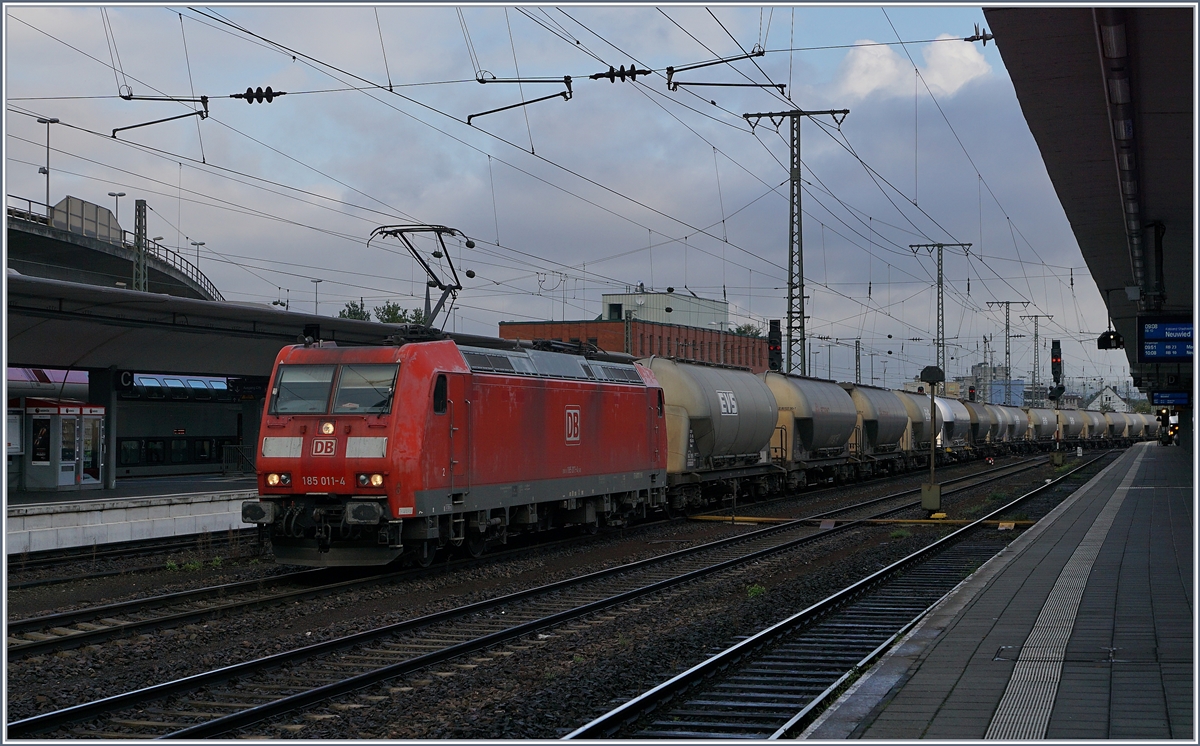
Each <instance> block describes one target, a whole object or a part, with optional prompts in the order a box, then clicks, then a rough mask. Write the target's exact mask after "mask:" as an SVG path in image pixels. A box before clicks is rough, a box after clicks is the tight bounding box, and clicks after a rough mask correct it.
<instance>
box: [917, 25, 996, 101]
mask: <svg viewBox="0 0 1200 746" xmlns="http://www.w3.org/2000/svg"><path fill="white" fill-rule="evenodd" d="M938 38H939V39H952V38H954V37H952V36H950V35H949V34H941V35H940V36H938ZM991 71H992V66H991V65H989V64H988V63H987V61H986V60H985V59H983V54H982V53H981V52H980V51H979V49H978V48H976V46H975V45H974V44H972V43H971V42H966V41H962V40H958V41H942V42H938V43H937V44H930V45H928V46H926V47H925V67H924V68H922V70H921V75H922V77H924V78H925V82H926V83H928V84H929V87H930V89H931V90H932V91H933V95H935V96H939V97H940V96H953V95H954V94H955V93H957V92H958V90H959V89H960V88H962V87H963V86H964V85H966V84H967V83H969V82H971V81H972V80H974V79H975V78H979V77H982V76H984V75H987V74H988V73H990V72H991Z"/></svg>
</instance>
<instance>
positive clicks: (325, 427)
mask: <svg viewBox="0 0 1200 746" xmlns="http://www.w3.org/2000/svg"><path fill="white" fill-rule="evenodd" d="M321 434H322V435H333V423H332V422H322V423H321Z"/></svg>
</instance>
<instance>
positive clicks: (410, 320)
mask: <svg viewBox="0 0 1200 746" xmlns="http://www.w3.org/2000/svg"><path fill="white" fill-rule="evenodd" d="M375 320H376V321H379V322H381V323H384V324H423V323H425V312H424V311H422V310H421V309H419V308H413V309H411V310H409V309H407V308H401V307H400V304H399V303H394V302H392V301H390V300H389V301H387V302H385V303H384V304H383V305H382V306H375Z"/></svg>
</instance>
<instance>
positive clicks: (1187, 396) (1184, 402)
mask: <svg viewBox="0 0 1200 746" xmlns="http://www.w3.org/2000/svg"><path fill="white" fill-rule="evenodd" d="M1150 406H1152V407H1190V406H1192V392H1190V391H1151V392H1150Z"/></svg>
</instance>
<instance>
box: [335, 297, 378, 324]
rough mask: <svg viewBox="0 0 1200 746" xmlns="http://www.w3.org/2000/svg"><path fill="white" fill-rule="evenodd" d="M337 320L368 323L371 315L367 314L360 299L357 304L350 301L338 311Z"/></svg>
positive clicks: (364, 305)
mask: <svg viewBox="0 0 1200 746" xmlns="http://www.w3.org/2000/svg"><path fill="white" fill-rule="evenodd" d="M338 318H339V319H359V320H360V321H370V320H371V314H369V313H367V307H366V304H364V303H363V301H362V299H361V298H360V299H359V301H358V303H355V302H354V301H350V302H349V303H347V304H346V307H345V308H343V309H342V310H340V311H338Z"/></svg>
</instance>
